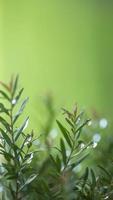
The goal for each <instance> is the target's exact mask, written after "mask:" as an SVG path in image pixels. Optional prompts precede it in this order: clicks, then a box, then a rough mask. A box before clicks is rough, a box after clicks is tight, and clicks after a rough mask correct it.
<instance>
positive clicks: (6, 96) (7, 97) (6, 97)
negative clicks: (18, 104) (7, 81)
mask: <svg viewBox="0 0 113 200" xmlns="http://www.w3.org/2000/svg"><path fill="white" fill-rule="evenodd" d="M0 94H1V95H2V97H4V98H5V99H7V100H8V101H9V102H10V98H9V96H8V95H7V94H6V93H5V92H4V91H2V90H0Z"/></svg>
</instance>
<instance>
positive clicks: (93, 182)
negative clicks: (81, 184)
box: [91, 169, 96, 189]
mask: <svg viewBox="0 0 113 200" xmlns="http://www.w3.org/2000/svg"><path fill="white" fill-rule="evenodd" d="M91 177H92V188H93V189H94V187H95V186H96V177H95V173H94V171H93V170H92V169H91Z"/></svg>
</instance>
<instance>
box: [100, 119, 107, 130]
mask: <svg viewBox="0 0 113 200" xmlns="http://www.w3.org/2000/svg"><path fill="white" fill-rule="evenodd" d="M107 125H108V121H107V119H105V118H103V119H101V120H100V122H99V126H100V128H102V129H104V128H106V127H107Z"/></svg>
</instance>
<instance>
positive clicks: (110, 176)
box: [98, 165, 112, 178]
mask: <svg viewBox="0 0 113 200" xmlns="http://www.w3.org/2000/svg"><path fill="white" fill-rule="evenodd" d="M98 167H99V168H100V169H101V170H102V171H103V172H104V173H105V174H106V175H107V176H109V178H112V174H110V173H109V172H108V170H106V169H105V168H104V167H102V166H101V165H98Z"/></svg>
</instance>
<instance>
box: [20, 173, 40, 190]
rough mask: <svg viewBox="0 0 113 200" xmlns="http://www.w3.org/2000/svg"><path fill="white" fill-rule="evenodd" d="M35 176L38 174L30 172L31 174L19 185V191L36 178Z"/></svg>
mask: <svg viewBox="0 0 113 200" xmlns="http://www.w3.org/2000/svg"><path fill="white" fill-rule="evenodd" d="M37 176H38V174H32V175H31V176H30V177H29V178H28V179H27V180H26V181H25V183H24V184H23V185H22V186H21V187H20V189H19V192H20V191H21V190H23V188H24V187H25V186H27V185H29V184H30V183H31V182H33V181H34V180H35V179H36V177H37Z"/></svg>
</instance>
